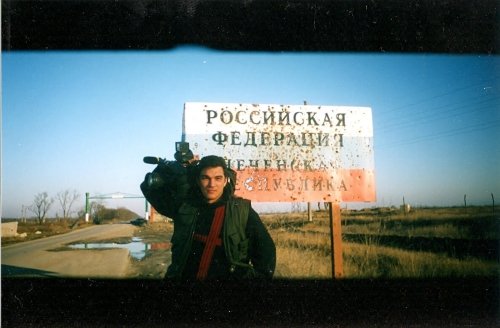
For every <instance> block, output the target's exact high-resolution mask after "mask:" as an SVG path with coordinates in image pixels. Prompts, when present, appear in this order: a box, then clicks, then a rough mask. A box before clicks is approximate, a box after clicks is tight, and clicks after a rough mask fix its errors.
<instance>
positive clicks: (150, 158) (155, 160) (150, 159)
mask: <svg viewBox="0 0 500 328" xmlns="http://www.w3.org/2000/svg"><path fill="white" fill-rule="evenodd" d="M143 161H144V163H146V164H159V163H160V162H161V158H159V157H154V156H146V157H144V159H143Z"/></svg>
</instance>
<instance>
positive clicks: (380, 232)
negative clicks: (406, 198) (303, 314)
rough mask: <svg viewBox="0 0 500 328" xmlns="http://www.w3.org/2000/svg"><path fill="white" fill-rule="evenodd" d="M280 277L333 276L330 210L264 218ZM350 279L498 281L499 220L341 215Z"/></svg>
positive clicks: (379, 212) (481, 213) (389, 212)
mask: <svg viewBox="0 0 500 328" xmlns="http://www.w3.org/2000/svg"><path fill="white" fill-rule="evenodd" d="M261 217H262V219H263V221H264V222H265V224H266V225H267V226H268V228H269V231H270V233H271V235H272V237H273V239H274V241H275V243H276V249H277V258H278V265H277V269H276V275H275V277H276V278H297V279H309V278H311V279H325V278H331V277H332V264H331V263H332V262H331V261H332V260H331V242H330V223H329V222H330V221H329V214H328V212H327V211H316V212H313V219H312V221H309V220H308V216H307V213H290V214H263V215H261ZM341 217H342V239H343V242H342V249H343V277H345V278H442V277H475V276H478V277H497V276H498V275H499V274H500V262H499V239H500V218H499V216H498V214H497V215H494V213H493V211H492V208H491V207H469V208H467V209H464V208H416V209H412V211H410V212H409V213H403V212H401V211H399V210H397V209H395V208H392V209H390V208H376V209H366V210H360V211H354V210H342V215H341Z"/></svg>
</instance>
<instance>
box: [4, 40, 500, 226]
mask: <svg viewBox="0 0 500 328" xmlns="http://www.w3.org/2000/svg"><path fill="white" fill-rule="evenodd" d="M2 79H3V81H2V93H3V96H2V217H18V216H20V215H21V207H22V206H23V205H25V206H27V205H30V204H32V202H33V199H34V196H35V195H36V194H37V193H40V192H45V191H46V192H48V194H49V196H51V197H55V195H56V194H57V193H58V192H60V191H63V190H66V189H70V190H73V189H75V190H77V191H78V192H79V193H80V194H82V197H81V198H80V200H79V202H78V204H76V205H75V208H74V209H75V210H79V209H81V208H82V207H83V206H84V196H83V195H84V194H85V193H86V192H89V193H90V194H91V195H100V194H112V193H116V192H121V193H125V194H130V195H141V192H140V189H139V184H140V183H141V182H142V180H143V177H144V175H145V173H147V172H148V171H150V170H152V169H153V166H151V165H147V164H144V163H143V162H142V158H143V156H145V155H158V156H161V157H167V158H168V159H172V158H173V150H174V143H175V141H179V140H180V138H181V132H182V111H183V105H184V103H185V102H228V103H267V104H290V105H300V104H303V102H304V101H307V102H308V104H311V105H332V106H335V105H338V106H368V107H371V108H372V111H373V125H374V144H375V146H374V150H375V172H376V183H377V199H378V200H377V203H368V204H363V205H362V206H364V207H371V206H390V205H400V204H401V203H402V201H403V197H405V201H406V202H407V203H410V204H412V205H414V206H425V205H429V206H448V205H461V204H463V196H464V194H467V200H468V204H471V205H473V204H491V193H493V194H494V196H495V197H496V202H497V203H500V84H499V81H500V57H498V56H487V55H447V54H442V55H436V54H434V55H431V54H372V53H366V54H351V53H265V52H259V53H257V52H217V51H211V50H207V49H202V48H196V47H181V48H178V49H175V50H171V51H156V52H152V51H142V52H141V51H129V52H125V51H123V52H119V51H117V52H113V51H110V52H104V51H102V52H90V51H89V52H85V51H76V52H3V53H2ZM105 205H106V206H108V207H119V206H125V207H128V208H130V209H132V210H134V211H136V212H137V213H139V214H142V213H143V211H144V201H143V200H141V199H127V200H109V201H106V202H105ZM347 205H348V207H349V206H358V205H360V204H352V205H351V204H347ZM56 212H59V213H61V210H60V206H59V204H58V203H57V201H56V202H55V203H54V204H53V206H52V211H51V214H52V215H55V213H56Z"/></svg>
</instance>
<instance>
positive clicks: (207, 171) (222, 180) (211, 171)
mask: <svg viewBox="0 0 500 328" xmlns="http://www.w3.org/2000/svg"><path fill="white" fill-rule="evenodd" d="M226 183H227V179H226V177H225V176H224V169H223V168H222V167H220V166H218V167H207V168H204V169H203V170H201V173H200V178H199V180H198V184H199V185H200V190H201V193H202V194H203V196H204V197H205V199H206V200H207V202H208V203H209V204H211V203H215V202H216V201H217V200H218V199H219V198H220V197H221V196H222V193H223V192H224V187H225V186H226Z"/></svg>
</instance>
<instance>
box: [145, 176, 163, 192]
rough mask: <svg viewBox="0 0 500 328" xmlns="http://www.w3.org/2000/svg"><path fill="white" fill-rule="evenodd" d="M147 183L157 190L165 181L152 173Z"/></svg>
mask: <svg viewBox="0 0 500 328" xmlns="http://www.w3.org/2000/svg"><path fill="white" fill-rule="evenodd" d="M147 183H148V186H149V188H151V189H157V188H160V187H161V186H163V183H164V181H163V179H162V178H161V176H160V175H159V174H158V173H156V172H152V173H149V175H148V177H147Z"/></svg>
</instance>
